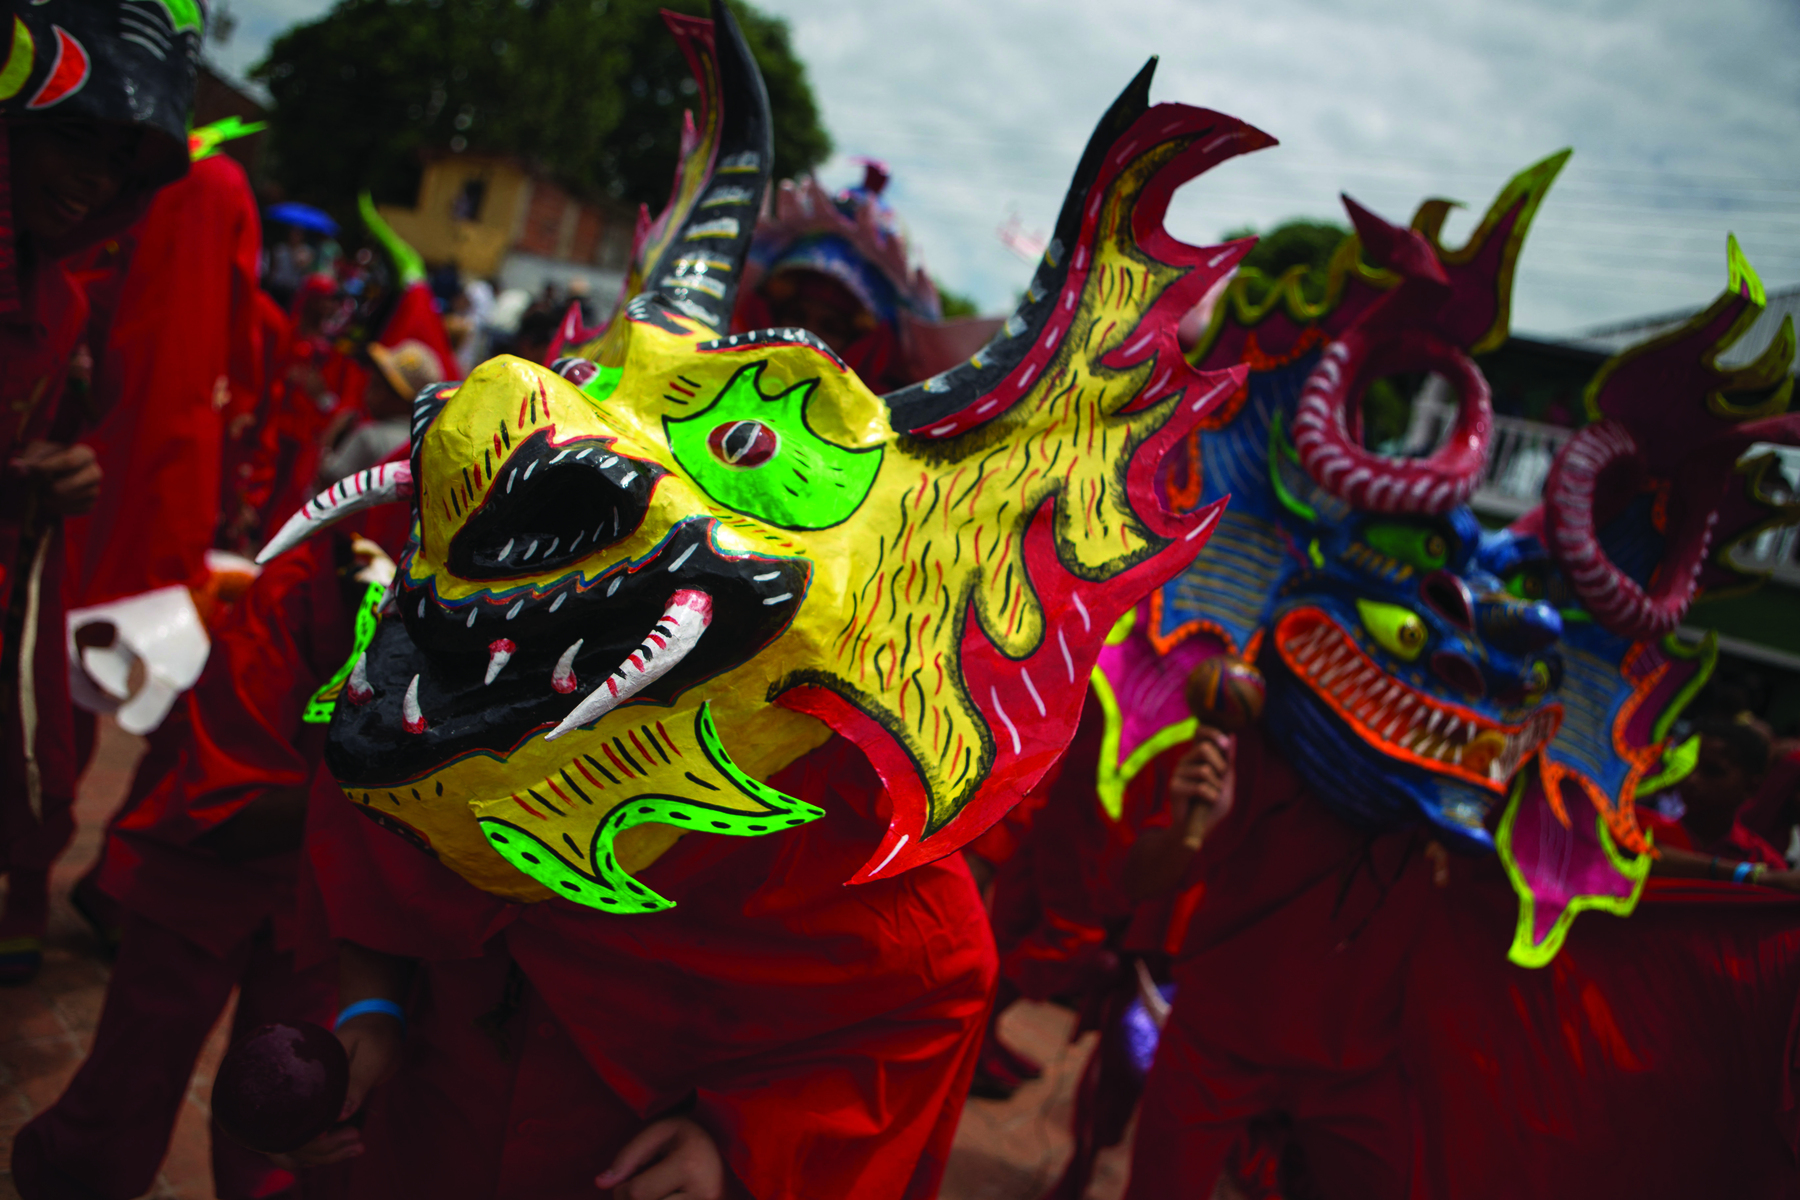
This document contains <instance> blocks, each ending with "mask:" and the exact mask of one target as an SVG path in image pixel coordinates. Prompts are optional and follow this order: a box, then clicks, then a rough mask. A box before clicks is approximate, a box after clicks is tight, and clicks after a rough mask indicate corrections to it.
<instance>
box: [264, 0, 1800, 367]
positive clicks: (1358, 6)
mask: <svg viewBox="0 0 1800 1200" xmlns="http://www.w3.org/2000/svg"><path fill="white" fill-rule="evenodd" d="M759 3H760V4H761V6H762V7H763V8H764V9H765V10H768V11H773V12H776V13H779V14H781V15H783V16H785V17H786V18H787V19H788V20H789V21H790V23H791V24H792V26H793V30H794V36H795V43H796V47H797V49H798V51H799V53H800V55H801V57H802V58H803V59H804V60H805V62H806V63H807V65H808V67H809V69H810V71H811V74H812V80H813V84H814V89H815V91H816V92H817V94H818V96H819V99H820V102H821V105H822V107H823V110H824V115H825V120H826V124H827V125H828V127H829V128H830V129H831V132H832V134H833V136H834V138H835V140H836V142H837V144H838V148H839V151H840V157H838V158H836V159H834V160H833V162H832V163H830V164H828V166H827V168H826V170H825V172H824V174H825V175H826V177H827V180H828V182H834V183H836V182H847V181H848V180H850V179H851V178H853V177H854V176H855V174H856V169H855V168H854V167H853V166H852V165H851V164H850V163H849V162H848V160H847V156H849V155H855V154H871V155H875V156H878V157H881V158H884V159H886V160H887V161H888V162H889V163H890V164H891V165H892V167H893V168H894V171H895V182H894V190H893V192H892V197H891V198H892V200H893V202H894V205H895V207H896V208H897V209H898V210H899V211H900V213H901V215H902V216H903V217H904V218H905V220H906V222H907V225H908V227H909V229H910V230H911V232H912V234H913V237H914V240H915V243H916V245H917V247H918V249H919V251H920V252H921V253H922V255H923V257H924V258H925V260H926V261H927V263H928V264H929V265H930V266H931V268H932V270H933V271H934V272H935V273H936V274H938V275H939V276H940V277H941V278H943V280H944V281H945V282H946V283H947V284H949V285H950V286H952V287H954V288H957V289H958V290H962V291H968V292H971V293H973V294H974V295H975V296H976V297H977V298H978V299H980V300H981V301H982V302H983V303H984V304H987V305H990V306H1000V305H1004V304H1006V303H1008V302H1009V301H1010V299H1011V297H1012V295H1013V293H1014V291H1015V290H1016V289H1017V288H1019V287H1021V286H1023V284H1024V282H1025V280H1026V278H1027V275H1028V273H1029V268H1028V267H1027V266H1026V265H1025V264H1023V263H1021V262H1019V261H1018V260H1016V259H1015V258H1013V257H1012V256H1011V255H1010V253H1008V252H1007V251H1006V250H1005V249H1004V248H1003V247H1002V246H1001V245H1000V243H999V241H998V240H997V239H996V238H995V236H994V229H995V227H996V226H997V225H999V224H1000V222H1001V221H1003V220H1004V219H1005V218H1006V216H1007V214H1008V213H1009V212H1012V211H1016V212H1018V213H1019V214H1020V216H1021V217H1022V219H1023V221H1024V223H1025V224H1026V226H1027V227H1035V228H1038V229H1046V228H1048V226H1049V225H1050V224H1051V222H1052V221H1053V220H1054V218H1055V214H1056V210H1057V208H1058V206H1059V205H1060V203H1061V199H1062V192H1063V189H1064V187H1066V186H1067V182H1068V178H1069V175H1070V173H1071V172H1072V170H1073V169H1074V165H1075V161H1076V159H1077V157H1078V156H1079V154H1080V152H1081V147H1082V145H1083V144H1084V143H1085V141H1086V139H1087V135H1088V133H1089V131H1090V130H1091V129H1092V127H1093V124H1094V122H1095V121H1096V120H1098V118H1099V117H1100V115H1101V113H1103V112H1104V111H1105V109H1106V106H1107V104H1108V103H1109V102H1110V101H1111V100H1112V98H1113V96H1114V95H1116V94H1117V92H1118V91H1119V89H1120V88H1122V87H1123V86H1124V85H1125V84H1126V82H1127V81H1129V80H1130V78H1131V76H1132V75H1133V74H1134V73H1135V72H1136V70H1137V69H1138V67H1140V66H1141V65H1142V63H1143V61H1144V59H1145V58H1147V57H1148V56H1149V55H1151V54H1160V55H1161V56H1162V65H1161V67H1160V69H1159V71H1158V74H1157V83H1156V86H1155V89H1154V93H1153V95H1154V97H1155V98H1156V99H1157V100H1159V101H1160V100H1179V101H1182V102H1184V103H1188V104H1195V105H1200V106H1204V107H1210V108H1216V109H1220V110H1222V111H1225V112H1228V113H1231V114H1233V115H1235V116H1239V117H1242V118H1244V119H1246V120H1248V121H1251V122H1253V123H1254V124H1256V125H1258V126H1260V127H1262V128H1263V129H1265V130H1267V131H1268V132H1269V133H1271V134H1273V135H1274V136H1275V137H1277V138H1279V139H1280V140H1281V142H1282V145H1280V146H1278V147H1274V148H1271V149H1268V150H1264V151H1262V152H1260V153H1258V154H1256V155H1253V156H1251V157H1249V158H1246V159H1241V160H1237V161H1234V162H1232V163H1228V164H1226V165H1225V166H1223V167H1221V168H1219V169H1217V170H1216V171H1214V172H1212V173H1211V174H1209V175H1207V176H1204V177H1202V179H1200V180H1199V181H1197V182H1196V183H1194V184H1193V185H1190V186H1189V187H1188V188H1187V189H1185V190H1184V192H1183V193H1182V194H1181V195H1180V196H1179V197H1178V199H1177V201H1176V204H1175V206H1174V208H1173V209H1172V211H1171V214H1170V225H1171V228H1172V229H1173V230H1174V231H1175V232H1176V233H1177V234H1178V235H1180V236H1183V237H1185V238H1187V239H1189V240H1195V241H1205V240H1211V239H1214V238H1216V237H1217V236H1218V235H1219V234H1220V233H1222V232H1223V231H1224V230H1225V229H1227V228H1231V227H1234V226H1240V225H1246V224H1248V225H1255V226H1258V227H1260V228H1267V227H1268V226H1270V225H1272V224H1274V223H1276V222H1278V221H1280V220H1281V219H1283V218H1285V217H1290V216H1314V217H1335V216H1338V215H1340V214H1341V211H1342V210H1341V208H1340V207H1339V205H1338V201H1337V193H1338V192H1339V191H1346V192H1349V193H1350V194H1352V195H1354V196H1356V197H1357V198H1358V199H1359V200H1361V201H1362V202H1364V203H1366V204H1368V205H1369V206H1370V207H1372V208H1374V209H1375V210H1376V211H1378V212H1381V213H1383V214H1384V215H1386V216H1388V217H1390V218H1394V219H1404V218H1405V217H1406V216H1408V215H1410V213H1411V211H1412V209H1413V207H1414V205H1415V204H1416V203H1417V202H1418V201H1419V200H1420V199H1421V198H1423V197H1425V196H1427V195H1442V196H1449V197H1453V198H1456V199H1460V200H1463V201H1466V202H1467V203H1468V204H1469V205H1470V206H1471V209H1472V210H1473V212H1472V213H1469V214H1464V215H1463V216H1462V218H1461V221H1462V223H1461V224H1460V225H1458V224H1456V223H1454V222H1453V223H1452V226H1451V233H1452V234H1455V233H1457V232H1458V231H1460V230H1464V229H1466V228H1467V227H1468V224H1469V221H1470V220H1471V218H1472V217H1473V216H1474V215H1479V213H1480V211H1481V210H1482V209H1484V208H1485V206H1486V204H1487V202H1488V201H1489V200H1490V199H1491V198H1492V197H1493V195H1494V194H1495V192H1497V191H1498V190H1499V188H1500V187H1501V186H1502V185H1503V184H1504V183H1505V181H1506V179H1507V178H1508V177H1510V176H1511V175H1512V174H1513V173H1514V172H1516V171H1518V170H1521V169H1523V168H1524V167H1526V166H1528V165H1529V164H1531V163H1533V162H1535V161H1537V160H1538V159H1540V158H1542V157H1544V156H1545V155H1547V154H1550V153H1552V152H1554V151H1556V150H1558V149H1560V148H1562V147H1563V146H1573V147H1574V148H1575V151H1576V154H1575V157H1574V159H1573V160H1572V161H1571V163H1570V165H1569V166H1568V167H1567V168H1566V169H1565V170H1564V172H1563V175H1562V177H1561V179H1560V180H1559V181H1558V183H1557V185H1556V187H1555V188H1554V189H1553V190H1552V192H1551V194H1550V197H1549V199H1548V200H1547V201H1546V203H1545V205H1544V207H1543V209H1542V210H1541V211H1540V213H1539V215H1538V219H1537V223H1536V226H1535V228H1534V230H1533V233H1532V237H1531V239H1530V241H1529V242H1528V243H1527V246H1526V250H1525V253H1524V256H1523V258H1522V261H1521V263H1520V267H1519V274H1518V288H1517V292H1516V294H1515V304H1514V324H1515V327H1517V328H1519V329H1521V330H1529V331H1540V332H1552V333H1556V332H1568V331H1573V330H1576V329H1580V328H1583V327H1586V326H1590V325H1593V324H1596V323H1599V322H1604V321H1611V320H1616V319H1619V318H1623V317H1629V316H1633V315H1637V314H1642V313H1648V312H1656V311H1661V310H1666V309H1673V308H1681V307H1685V306H1690V305H1698V304H1701V303H1704V302H1706V301H1708V300H1710V299H1711V298H1712V297H1713V296H1714V295H1715V294H1717V293H1718V291H1719V290H1720V289H1721V288H1722V287H1723V285H1724V244H1725V234H1726V232H1727V231H1728V230H1729V231H1735V232H1736V233H1737V235H1738V237H1739V240H1740V241H1741V242H1742V243H1743V245H1744V249H1745V251H1746V252H1747V253H1748V255H1749V256H1750V259H1751V261H1752V262H1753V263H1755V264H1756V265H1757V266H1758V268H1759V269H1760V270H1761V272H1762V275H1763V278H1764V281H1765V282H1766V283H1768V284H1770V285H1771V286H1772V287H1779V286H1782V285H1784V284H1791V283H1796V282H1800V154H1797V153H1796V151H1800V7H1796V6H1795V5H1794V4H1793V3H1792V2H1791V0H1711V2H1710V3H1707V4H1704V5H1696V4H1692V3H1690V2H1689V0H1641V2H1637V3H1628V2H1625V0H1585V2H1576V0H1437V2H1435V3H1429V4H1428V3H1424V2H1423V0H1359V2H1356V3H1343V2H1339V3H1327V2H1326V0H1258V2H1257V3H1255V4H1244V3H1241V2H1239V0H1229V2H1226V0H1208V2H1204V3H1197V2H1195V0H1135V2H1132V3H1109V4H1099V3H1094V2H1093V0H884V2H883V3H880V4H872V3H845V2H844V0H759ZM325 8H326V5H325V4H324V3H322V2H321V0H254V2H253V0H234V3H233V9H234V11H235V12H237V13H238V15H239V16H240V17H241V18H242V25H241V27H240V30H239V33H238V36H237V39H236V40H235V43H234V45H233V46H232V47H230V50H231V52H232V55H233V57H235V58H237V59H238V60H239V61H241V62H242V64H243V65H248V63H249V62H251V61H254V59H255V58H256V57H257V56H258V55H260V52H261V48H262V45H263V44H266V40H267V39H268V37H270V36H272V35H273V34H274V33H275V32H277V31H278V30H279V29H280V28H282V27H284V25H285V24H286V23H289V22H291V21H293V20H296V19H302V18H307V17H311V16H313V15H316V14H317V13H319V12H322V11H324V9H325ZM259 39H260V40H259Z"/></svg>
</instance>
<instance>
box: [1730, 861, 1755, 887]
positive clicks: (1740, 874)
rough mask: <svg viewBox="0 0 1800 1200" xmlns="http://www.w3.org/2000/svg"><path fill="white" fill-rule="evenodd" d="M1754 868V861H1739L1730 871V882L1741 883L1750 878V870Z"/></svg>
mask: <svg viewBox="0 0 1800 1200" xmlns="http://www.w3.org/2000/svg"><path fill="white" fill-rule="evenodd" d="M1755 869H1756V864H1755V863H1747V862H1741V863H1739V864H1738V865H1737V866H1736V867H1735V868H1733V869H1732V872H1731V882H1733V883H1742V882H1744V881H1745V880H1746V879H1748V878H1750V872H1751V871H1753V870H1755Z"/></svg>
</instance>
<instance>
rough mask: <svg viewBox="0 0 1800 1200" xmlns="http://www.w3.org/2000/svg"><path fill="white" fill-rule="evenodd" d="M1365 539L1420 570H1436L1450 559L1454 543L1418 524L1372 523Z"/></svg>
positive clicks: (1366, 530)
mask: <svg viewBox="0 0 1800 1200" xmlns="http://www.w3.org/2000/svg"><path fill="white" fill-rule="evenodd" d="M1363 541H1365V542H1367V543H1368V544H1369V546H1370V548H1372V549H1374V550H1378V551H1380V552H1381V553H1382V554H1385V555H1387V556H1388V557H1389V558H1391V559H1393V560H1394V561H1395V562H1402V563H1405V564H1406V565H1407V566H1409V567H1412V568H1414V569H1415V570H1419V571H1436V570H1438V569H1439V568H1441V567H1443V565H1444V564H1445V563H1447V562H1449V561H1450V543H1449V542H1447V541H1446V540H1445V539H1444V535H1443V534H1442V533H1439V532H1438V531H1437V530H1435V529H1431V528H1424V527H1420V526H1418V525H1400V524H1393V523H1376V524H1372V525H1370V526H1368V527H1367V528H1366V529H1364V530H1363Z"/></svg>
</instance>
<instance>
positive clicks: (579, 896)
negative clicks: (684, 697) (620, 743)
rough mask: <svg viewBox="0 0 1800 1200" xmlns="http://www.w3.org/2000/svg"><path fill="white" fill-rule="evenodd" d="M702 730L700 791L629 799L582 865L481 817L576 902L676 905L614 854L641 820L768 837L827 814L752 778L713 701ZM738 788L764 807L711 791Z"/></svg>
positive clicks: (605, 908) (528, 868)
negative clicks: (728, 802) (729, 747)
mask: <svg viewBox="0 0 1800 1200" xmlns="http://www.w3.org/2000/svg"><path fill="white" fill-rule="evenodd" d="M694 734H695V737H696V739H697V740H698V741H699V743H700V748H701V750H702V751H704V752H705V754H706V758H707V764H708V766H709V767H710V768H711V770H708V771H705V774H706V775H708V776H710V777H711V778H702V777H701V776H699V775H695V774H693V773H691V772H690V773H689V774H688V776H687V777H688V779H689V780H690V781H691V782H692V783H693V784H694V785H695V787H696V790H697V791H699V792H700V793H701V794H700V795H699V796H673V795H669V794H667V793H654V792H653V793H646V794H644V795H640V796H633V797H632V798H631V799H629V800H625V801H622V802H621V803H619V804H618V805H617V806H616V807H614V808H613V810H612V811H611V812H609V813H607V815H606V819H605V820H604V821H602V822H601V823H600V828H599V829H597V830H595V831H594V841H593V846H592V848H591V849H590V850H589V852H588V862H587V863H586V864H582V866H585V867H588V868H589V869H586V870H584V869H582V867H581V866H577V865H575V864H572V863H570V862H569V861H568V858H567V857H566V856H565V855H563V854H560V853H558V852H557V851H555V850H553V849H551V847H550V845H549V843H547V842H545V841H544V840H543V839H542V838H540V837H538V836H537V835H536V834H533V833H531V832H529V831H527V830H525V829H524V828H522V827H520V826H519V825H516V824H514V823H513V822H511V821H502V820H499V819H498V818H494V817H482V818H479V823H480V825H481V832H482V833H483V834H484V835H485V836H486V837H487V840H488V845H490V846H492V847H493V848H494V850H495V851H496V852H497V853H498V854H499V855H500V857H501V858H504V859H505V860H506V861H507V862H509V863H511V864H512V865H513V866H514V867H515V868H517V869H518V870H519V871H520V872H522V873H524V874H526V875H529V876H530V877H531V878H533V879H535V880H537V881H538V882H539V883H541V884H543V885H544V886H545V887H547V888H549V889H550V890H551V891H553V892H555V893H556V894H557V895H559V896H561V897H563V898H564V899H566V900H571V901H573V902H574V903H576V904H582V905H586V906H587V907H589V908H597V909H599V910H600V911H601V912H613V913H645V912H661V911H662V910H664V909H668V908H674V907H675V902H674V901H673V900H669V899H667V898H665V897H663V896H660V895H658V894H657V893H656V892H655V891H653V890H651V889H650V888H648V887H646V886H645V885H643V884H641V883H639V882H638V881H637V880H635V879H633V878H632V877H631V875H630V873H629V872H627V871H626V870H625V868H623V867H621V866H620V865H619V860H618V859H617V858H616V857H615V856H614V854H613V841H614V839H615V838H617V837H618V836H619V834H621V833H623V832H625V831H626V830H627V829H631V828H633V827H635V826H638V825H647V824H650V823H652V822H660V823H661V824H664V825H674V826H676V827H677V828H680V829H694V830H698V831H700V832H701V833H722V834H726V835H728V836H731V837H760V836H761V835H763V834H765V833H779V832H781V831H782V830H784V829H792V828H793V827H795V826H797V825H805V824H807V823H808V822H811V821H816V820H818V819H819V818H820V817H822V816H824V815H825V810H824V809H822V808H818V807H816V806H814V805H811V804H808V803H806V802H805V801H804V800H798V799H796V798H794V797H793V796H789V795H787V794H785V793H783V792H779V791H776V790H775V789H774V788H772V787H770V786H769V785H768V784H766V783H762V782H760V781H758V780H755V779H752V778H750V776H748V775H746V774H744V772H743V770H742V769H741V768H740V767H739V766H738V765H737V764H736V763H734V762H732V761H731V756H730V755H729V754H727V753H726V752H725V746H724V743H722V742H721V741H720V740H719V730H718V727H717V726H715V725H714V724H713V719H712V707H711V705H710V703H703V704H701V706H700V711H699V712H697V713H695V714H694ZM727 788H734V789H736V791H737V792H738V793H739V797H734V798H737V799H739V803H740V805H741V797H742V796H748V797H749V798H750V799H752V800H754V801H756V802H757V804H758V805H759V806H760V808H759V810H757V811H752V812H746V811H745V810H744V809H743V808H742V807H729V808H728V807H726V806H724V805H723V804H719V803H717V802H715V801H713V800H711V799H708V798H707V797H708V796H709V795H712V794H715V793H716V794H718V795H720V796H723V795H726V794H727V792H726V789H727Z"/></svg>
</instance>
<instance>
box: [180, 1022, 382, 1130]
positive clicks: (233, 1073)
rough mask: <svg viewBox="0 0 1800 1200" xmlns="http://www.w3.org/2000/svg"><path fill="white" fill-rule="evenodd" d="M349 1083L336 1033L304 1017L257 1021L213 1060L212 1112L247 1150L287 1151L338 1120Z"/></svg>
mask: <svg viewBox="0 0 1800 1200" xmlns="http://www.w3.org/2000/svg"><path fill="white" fill-rule="evenodd" d="M349 1088H350V1059H349V1057H348V1056H347V1055H345V1053H344V1044H343V1043H342V1042H340V1041H338V1040H337V1037H336V1035H334V1034H332V1033H331V1032H330V1031H328V1030H325V1029H321V1028H320V1027H319V1026H317V1025H314V1024H312V1023H311V1022H310V1021H296V1022H295V1023H293V1024H291V1025H261V1026H258V1027H257V1028H255V1029H252V1030H251V1031H250V1032H249V1033H247V1034H245V1035H244V1037H243V1038H242V1039H240V1040H239V1041H238V1042H237V1043H236V1044H235V1045H233V1046H232V1047H231V1049H230V1050H229V1051H227V1052H226V1054H225V1060H224V1061H223V1062H221V1063H220V1064H219V1074H218V1076H217V1077H216V1078H215V1079H214V1080H213V1094H212V1111H213V1116H214V1117H216V1118H217V1119H218V1122H219V1125H220V1126H221V1127H222V1128H223V1129H224V1130H225V1132H227V1133H229V1134H230V1135H231V1136H232V1137H234V1138H236V1139H237V1140H238V1141H240V1142H242V1143H243V1144H244V1145H246V1146H248V1147H250V1149H252V1150H260V1151H262V1152H263V1153H264V1154H285V1153H287V1152H288V1151H289V1150H297V1149H299V1148H300V1147H301V1146H304V1145H306V1143H308V1142H310V1141H312V1140H313V1139H314V1138H316V1137H318V1136H319V1135H320V1134H321V1133H324V1132H325V1131H326V1130H327V1129H330V1128H331V1127H332V1126H333V1125H335V1124H337V1119H338V1114H339V1113H340V1112H342V1111H343V1108H344V1094H345V1092H347V1091H348V1090H349Z"/></svg>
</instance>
